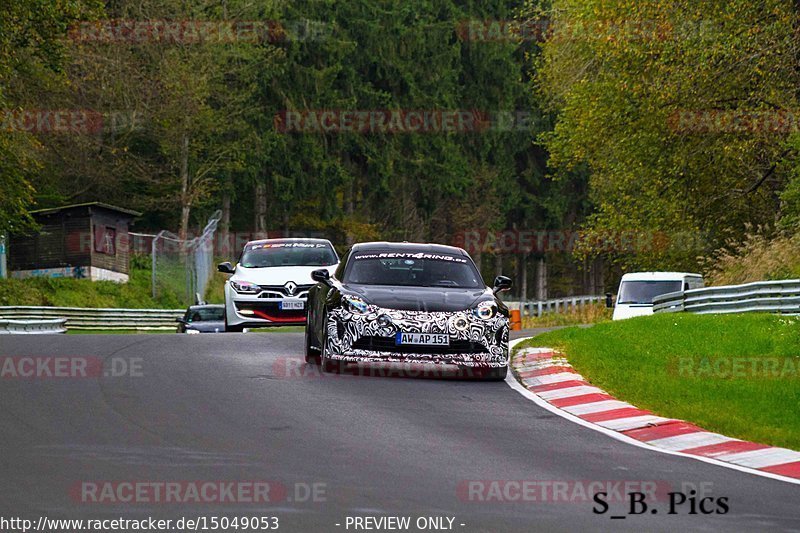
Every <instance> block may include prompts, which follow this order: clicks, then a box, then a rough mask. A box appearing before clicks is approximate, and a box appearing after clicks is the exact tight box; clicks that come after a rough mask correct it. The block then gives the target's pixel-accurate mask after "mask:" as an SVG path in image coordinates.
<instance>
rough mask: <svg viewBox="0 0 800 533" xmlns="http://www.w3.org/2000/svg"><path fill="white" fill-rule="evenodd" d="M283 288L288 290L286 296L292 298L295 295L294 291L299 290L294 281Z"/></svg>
mask: <svg viewBox="0 0 800 533" xmlns="http://www.w3.org/2000/svg"><path fill="white" fill-rule="evenodd" d="M283 288H284V289H286V294H288V295H289V296H292V295H294V291H296V290H297V285H296V284H295V283H294V282H293V281H289V282H287V283H286V285H284V286H283Z"/></svg>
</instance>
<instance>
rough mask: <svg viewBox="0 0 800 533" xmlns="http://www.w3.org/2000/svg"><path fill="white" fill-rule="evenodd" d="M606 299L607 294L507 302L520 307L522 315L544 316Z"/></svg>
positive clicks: (514, 307) (514, 306) (512, 306)
mask: <svg viewBox="0 0 800 533" xmlns="http://www.w3.org/2000/svg"><path fill="white" fill-rule="evenodd" d="M603 301H605V296H568V297H566V298H555V299H552V300H534V301H530V302H506V305H508V306H509V308H513V309H519V310H520V311H521V312H522V316H542V315H543V314H545V313H566V312H568V311H569V310H570V309H576V308H581V307H583V306H585V305H590V304H594V303H598V302H603Z"/></svg>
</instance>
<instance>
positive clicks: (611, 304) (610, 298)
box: [606, 292, 614, 309]
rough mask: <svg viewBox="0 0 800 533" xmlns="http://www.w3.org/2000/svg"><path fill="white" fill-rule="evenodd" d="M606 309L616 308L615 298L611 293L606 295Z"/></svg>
mask: <svg viewBox="0 0 800 533" xmlns="http://www.w3.org/2000/svg"><path fill="white" fill-rule="evenodd" d="M606 307H608V308H609V309H611V308H612V307H614V297H613V296H611V293H610V292H607V293H606Z"/></svg>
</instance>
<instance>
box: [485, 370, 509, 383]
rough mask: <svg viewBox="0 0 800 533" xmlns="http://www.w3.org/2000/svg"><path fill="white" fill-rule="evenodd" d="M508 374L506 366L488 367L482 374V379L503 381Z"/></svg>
mask: <svg viewBox="0 0 800 533" xmlns="http://www.w3.org/2000/svg"><path fill="white" fill-rule="evenodd" d="M507 375H508V367H507V366H504V367H503V368H490V369H489V370H488V371H487V372H486V374H485V375H484V376H483V380H484V381H504V380H505V379H506V376H507Z"/></svg>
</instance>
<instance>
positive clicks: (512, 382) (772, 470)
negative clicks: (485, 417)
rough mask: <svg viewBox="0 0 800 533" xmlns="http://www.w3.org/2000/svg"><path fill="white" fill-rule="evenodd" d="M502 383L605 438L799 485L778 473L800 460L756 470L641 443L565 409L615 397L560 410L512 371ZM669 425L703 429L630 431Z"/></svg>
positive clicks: (791, 470) (795, 467) (799, 467)
mask: <svg viewBox="0 0 800 533" xmlns="http://www.w3.org/2000/svg"><path fill="white" fill-rule="evenodd" d="M530 338H531V337H528V338H526V339H515V340H513V341H511V342H510V343H509V349H510V350H511V351H513V349H514V346H516V345H517V344H519V343H520V342H523V341H526V340H528V339H530ZM525 352H526V354H527V355H526V356H527V357H531V355H533V354H541V355H542V356H545V355H546V354H547V353H551V354H552V353H553V352H552V350H549V349H541V348H529V349H526V350H525ZM556 364H559V365H561V364H563V363H556ZM514 368H515V369H518V368H519V367H518V366H516V365H515V366H514ZM506 384H507V385H508V386H509V387H511V388H512V389H514V390H515V391H517V392H518V393H519V394H521V395H522V396H524V397H525V398H527V399H528V400H530V401H532V402H533V403H535V404H536V405H538V406H539V407H541V408H542V409H544V410H546V411H549V412H551V413H553V414H555V415H558V416H560V417H562V418H565V419H567V420H569V421H570V422H574V423H575V424H578V425H580V426H583V427H585V428H589V429H592V430H594V431H597V432H599V433H602V434H604V435H606V436H607V437H611V438H612V439H614V440H618V441H620V442H624V443H626V444H630V445H631V446H636V447H637V448H642V449H645V450H650V451H652V452H658V453H663V454H666V455H674V456H676V457H685V458H688V459H694V460H695V461H700V462H703V463H708V464H711V465H716V466H720V467H722V468H728V469H730V470H737V471H739V472H745V473H748V474H753V475H756V476H761V477H766V478H769V479H774V480H777V481H783V482H785V483H792V484H794V485H800V479H796V478H792V477H787V476H784V475H781V473H782V472H783V473H786V474H789V475H796V474H795V473H796V472H800V462H797V463H788V464H784V465H776V466H774V467H765V468H766V469H765V470H756V469H753V468H748V467H745V466H742V465H739V464H735V463H726V462H723V461H719V460H717V459H715V458H712V457H706V456H703V455H691V454H688V453H684V452H681V451H676V450H669V449H666V448H657V447H655V446H652V445H650V444H649V442H643V441H641V440H637V439H635V438H633V437H631V436H629V435H628V434H626V433H621V432H619V431H615V430H612V429H608V428H605V427H602V426H599V425H597V424H594V423H592V422H587V421H586V420H583V419H582V418H580V417H578V416H575V415H574V414H572V413H570V412H568V409H575V408H576V407H584V406H585V407H587V408H588V406H590V405H592V404H600V403H604V404H605V405H610V403H605V402H606V401H608V402H612V401H618V400H616V399H613V398H606V399H599V400H595V401H593V402H592V403H587V404H585V405H584V406H581V405H579V404H572V406H571V407H565V408H564V409H561V408H559V407H556V406H555V405H553V404H551V403H549V402H547V401H546V400H544V399H543V398H541V397H539V396H538V395H537V394H534V393H533V392H531V391H530V390H528V389H527V388H526V387H525V386H524V385H522V384H521V383H520V382H519V381H517V379H516V377H515V376H514V374H513V372H509V373H508V375H507V376H506ZM590 396H597V395H590ZM561 401H563V400H561ZM620 403H621V404H624V402H620ZM626 405H627V404H626ZM669 426H672V427H670V429H669V431H671V432H672V433H673V435H672V436H675V435H678V434H686V433H698V432H703V430H702V429H700V428H697V427H696V426H692V425H691V424H688V423H685V422H679V421H671V422H669V423H666V424H664V425H663V426H656V427H655V428H646V429H640V430H633V431H632V433H636V432H639V433H641V434H643V435H644V434H647V433H650V434H657V432H661V433H662V434H661V435H660V436H658V437H656V438H664V437H668V436H670V435H664V434H663V433H664V430H663V428H664V427H669ZM693 427H694V428H695V429H693V430H692V429H691V428H693ZM653 430H656V432H654V431H653ZM649 440H655V438H654V437H651V438H650V439H649ZM723 444H724V445H727V444H729V443H723ZM730 444H733V443H730ZM795 453H796V452H795ZM781 468H785V470H781Z"/></svg>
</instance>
